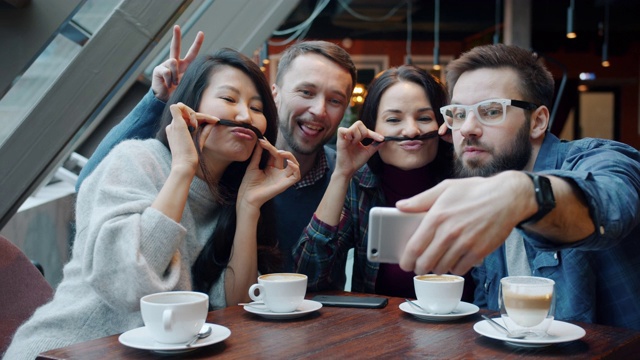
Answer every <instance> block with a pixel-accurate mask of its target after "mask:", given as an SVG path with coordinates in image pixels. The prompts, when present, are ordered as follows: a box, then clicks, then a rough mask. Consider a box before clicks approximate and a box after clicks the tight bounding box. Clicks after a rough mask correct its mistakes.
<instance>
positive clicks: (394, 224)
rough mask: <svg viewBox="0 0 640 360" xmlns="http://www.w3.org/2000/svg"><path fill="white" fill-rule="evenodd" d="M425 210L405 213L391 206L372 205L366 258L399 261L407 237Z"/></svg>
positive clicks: (394, 262)
mask: <svg viewBox="0 0 640 360" xmlns="http://www.w3.org/2000/svg"><path fill="white" fill-rule="evenodd" d="M425 214H426V212H420V213H405V212H401V211H400V210H398V209H396V208H391V207H374V208H372V209H371V211H370V212H369V231H368V233H369V236H368V239H367V258H368V259H369V261H372V262H382V263H392V264H397V263H398V262H400V256H401V255H402V252H403V251H404V248H405V246H406V245H407V242H408V241H409V238H411V235H413V233H414V232H415V231H416V229H417V228H418V225H420V222H421V221H422V218H423V217H424V216H425Z"/></svg>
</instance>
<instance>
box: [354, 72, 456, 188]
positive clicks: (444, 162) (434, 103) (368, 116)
mask: <svg viewBox="0 0 640 360" xmlns="http://www.w3.org/2000/svg"><path fill="white" fill-rule="evenodd" d="M400 82H412V83H415V84H417V85H419V86H420V87H421V88H422V89H424V92H425V95H426V96H427V98H428V99H429V102H430V103H431V107H432V108H433V112H434V113H435V116H436V121H437V122H438V126H440V125H442V124H443V123H444V118H443V117H442V114H441V113H440V108H441V107H442V106H445V105H447V103H448V95H447V89H446V88H445V87H444V85H443V84H442V82H441V81H440V80H438V78H436V77H434V76H432V75H431V74H429V73H428V72H426V71H425V70H422V69H420V68H418V67H416V66H413V65H402V66H398V67H393V68H390V69H387V70H385V71H384V72H382V73H380V74H378V75H377V76H376V78H375V79H374V80H373V81H372V82H371V84H370V85H369V88H368V89H367V96H366V97H365V99H364V103H363V104H362V109H361V110H360V119H361V120H362V122H363V123H364V125H365V126H366V127H367V128H368V129H371V130H374V131H375V128H376V121H377V119H378V108H379V107H380V99H381V98H382V95H383V94H384V93H385V92H386V91H387V90H388V89H389V88H390V87H391V86H393V85H395V84H397V83H400ZM452 159H453V148H452V146H451V144H450V143H448V142H446V141H444V140H442V139H440V140H439V141H438V155H437V156H436V158H435V160H434V161H432V162H431V164H429V166H431V167H433V168H434V169H435V170H434V171H436V172H435V173H436V174H438V175H439V176H442V177H440V179H445V178H447V177H449V176H450V174H451V169H452V161H453V160H452ZM367 165H369V168H370V169H371V171H372V172H373V173H374V174H380V173H381V172H382V159H381V158H380V155H379V154H378V153H377V152H376V153H375V154H373V156H372V157H371V158H370V159H369V161H368V162H367Z"/></svg>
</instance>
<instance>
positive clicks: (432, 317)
mask: <svg viewBox="0 0 640 360" xmlns="http://www.w3.org/2000/svg"><path fill="white" fill-rule="evenodd" d="M400 310H402V311H404V312H406V313H409V314H411V315H413V316H415V317H417V318H418V319H420V320H429V321H451V320H456V319H460V318H462V317H465V316H469V315H471V314H475V313H477V312H478V310H480V308H478V307H477V306H476V305H473V304H469V303H467V302H464V301H460V304H458V307H456V308H455V310H453V311H452V312H451V313H449V314H429V313H426V312H424V311H420V310H418V309H416V308H414V307H413V306H411V305H409V304H407V302H406V301H405V302H403V303H400Z"/></svg>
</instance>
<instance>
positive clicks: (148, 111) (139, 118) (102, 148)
mask: <svg viewBox="0 0 640 360" xmlns="http://www.w3.org/2000/svg"><path fill="white" fill-rule="evenodd" d="M165 105H166V104H165V103H164V102H163V101H161V100H158V99H157V98H156V97H155V95H154V94H153V91H152V90H149V92H148V93H147V94H146V95H145V96H144V97H143V98H142V100H140V102H139V103H138V105H136V107H135V108H133V110H132V111H131V112H130V113H129V115H127V117H125V118H124V119H123V120H122V121H121V122H120V123H119V124H118V125H116V126H114V127H113V128H112V129H111V130H110V131H109V133H108V134H107V136H105V138H104V139H103V140H102V141H101V142H100V144H99V145H98V147H97V148H96V150H95V151H94V152H93V155H91V158H89V161H88V162H87V164H86V165H85V166H84V167H83V168H82V170H81V171H80V175H79V176H78V182H77V183H76V192H78V190H79V189H80V185H82V182H83V181H84V179H86V178H87V176H89V175H90V174H91V173H92V172H93V170H95V168H96V167H97V166H98V164H100V162H101V161H102V159H104V158H105V156H107V154H108V153H109V152H110V151H111V149H113V148H114V147H115V146H116V145H118V144H119V143H120V142H122V141H124V140H129V139H149V138H153V137H155V136H156V133H157V132H158V124H159V121H160V116H161V115H162V111H163V110H164V107H165Z"/></svg>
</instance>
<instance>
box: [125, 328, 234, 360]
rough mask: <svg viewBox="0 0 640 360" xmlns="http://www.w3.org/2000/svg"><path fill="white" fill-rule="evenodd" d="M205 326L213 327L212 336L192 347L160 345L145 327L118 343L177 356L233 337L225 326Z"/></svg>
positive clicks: (126, 334) (126, 335)
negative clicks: (230, 336)
mask: <svg viewBox="0 0 640 360" xmlns="http://www.w3.org/2000/svg"><path fill="white" fill-rule="evenodd" d="M205 325H209V326H210V327H211V335H209V336H207V337H206V338H204V339H200V340H198V341H196V343H195V344H193V345H191V346H190V347H187V346H186V345H185V344H165V343H159V342H157V341H155V340H153V339H152V338H151V334H149V331H148V330H147V328H146V327H144V326H143V327H139V328H137V329H133V330H129V331H127V332H125V333H123V334H122V335H120V336H119V337H118V341H120V343H121V344H122V345H125V346H128V347H132V348H135V349H142V350H151V351H154V352H157V353H160V354H177V353H182V352H187V351H193V350H195V349H197V348H200V347H203V346H209V345H213V344H215V343H219V342H220V341H223V340H225V339H226V338H228V337H229V335H231V330H229V329H227V328H226V327H224V326H220V325H215V324H209V323H205Z"/></svg>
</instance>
